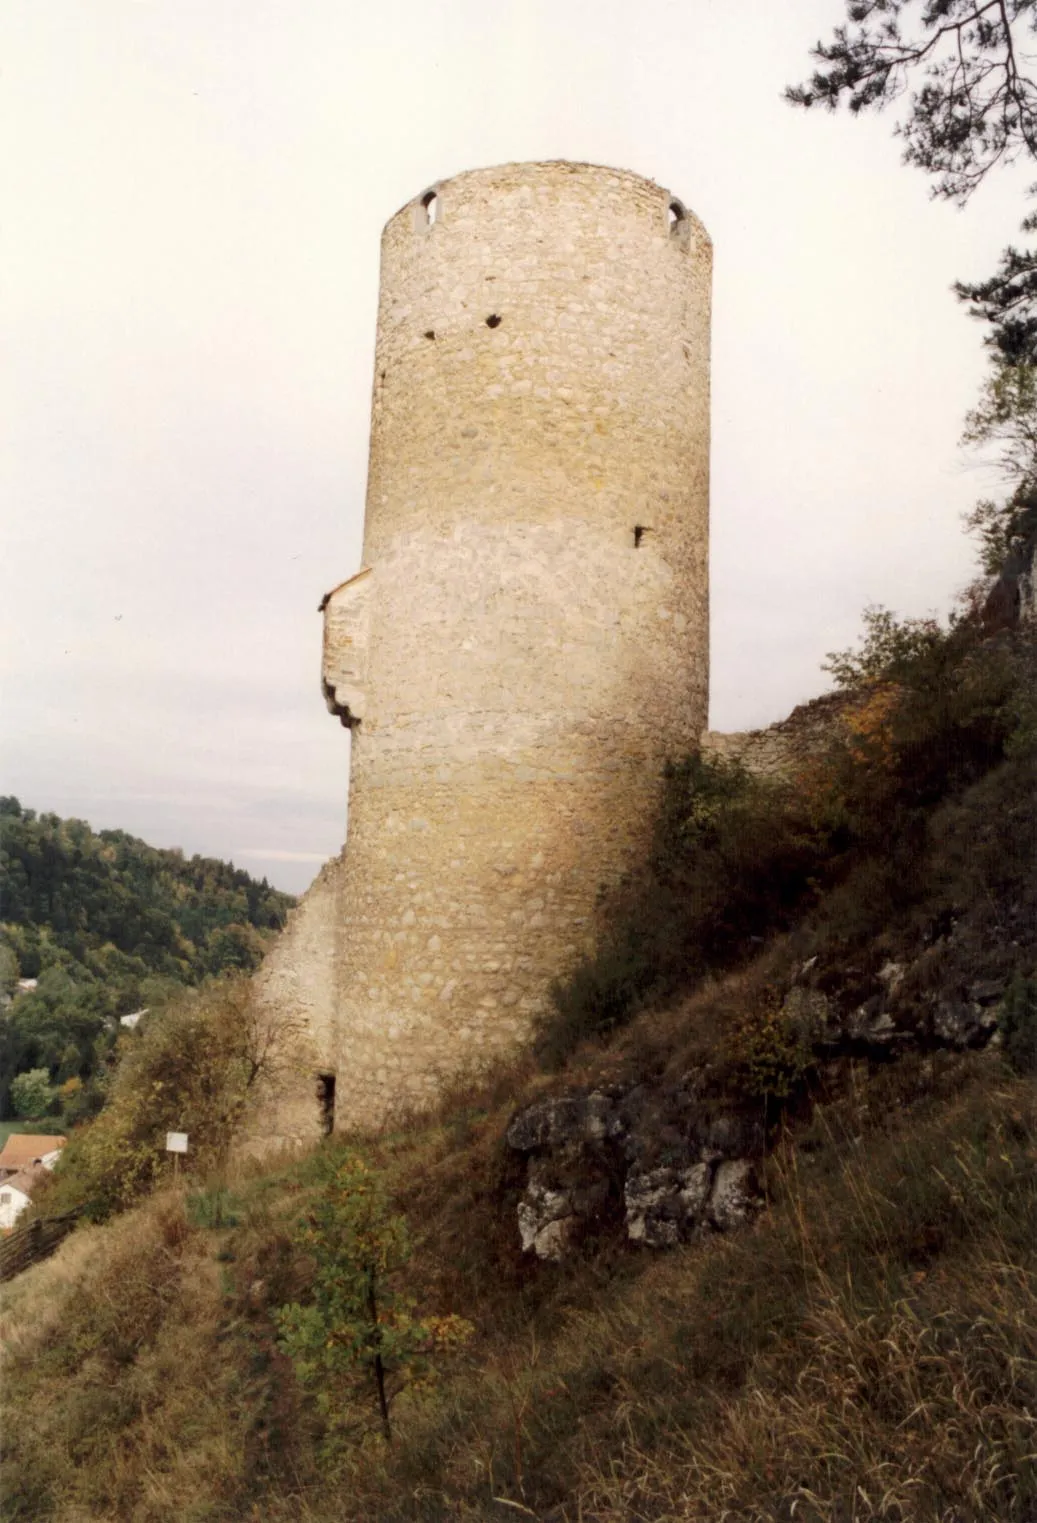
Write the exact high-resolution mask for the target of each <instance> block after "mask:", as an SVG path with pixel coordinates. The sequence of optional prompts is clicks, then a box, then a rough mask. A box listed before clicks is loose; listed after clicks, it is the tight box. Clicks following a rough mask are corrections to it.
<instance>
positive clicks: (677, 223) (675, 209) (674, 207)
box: [666, 201, 688, 238]
mask: <svg viewBox="0 0 1037 1523" xmlns="http://www.w3.org/2000/svg"><path fill="white" fill-rule="evenodd" d="M687 216H688V214H687V212H686V211H685V210H684V207H683V206H682V205H681V204H680V202H679V201H671V202H670V205H669V208H668V210H667V212H666V217H667V221H668V222H669V224H670V237H671V238H673V237H675V236H676V235H677V233H679V232H680V230H681V223H682V222H684V221H686V220H687Z"/></svg>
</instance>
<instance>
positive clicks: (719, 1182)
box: [709, 1158, 763, 1232]
mask: <svg viewBox="0 0 1037 1523" xmlns="http://www.w3.org/2000/svg"><path fill="white" fill-rule="evenodd" d="M754 1185H755V1180H754V1178H753V1166H752V1164H751V1163H750V1161H749V1160H748V1158H732V1159H728V1160H727V1161H726V1162H725V1163H721V1164H718V1165H717V1172H716V1176H715V1178H714V1180H713V1191H712V1194H711V1195H710V1197H709V1216H710V1220H711V1221H712V1223H713V1225H714V1227H718V1228H719V1229H720V1231H721V1232H730V1231H731V1229H732V1228H734V1227H741V1226H743V1225H744V1223H745V1222H747V1221H748V1220H749V1218H750V1216H752V1214H753V1212H754V1211H757V1210H758V1209H759V1208H760V1206H761V1205H762V1204H763V1202H762V1201H761V1200H760V1198H759V1197H758V1195H757V1193H756V1190H755V1188H754Z"/></svg>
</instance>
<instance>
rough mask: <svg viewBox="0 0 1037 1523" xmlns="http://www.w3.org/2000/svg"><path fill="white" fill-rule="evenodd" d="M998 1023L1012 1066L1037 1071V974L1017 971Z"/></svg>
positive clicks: (1024, 1072)
mask: <svg viewBox="0 0 1037 1523" xmlns="http://www.w3.org/2000/svg"><path fill="white" fill-rule="evenodd" d="M998 1026H999V1029H1000V1032H1001V1044H1002V1046H1001V1050H1002V1052H1003V1053H1004V1055H1005V1061H1006V1062H1007V1063H1008V1064H1009V1066H1010V1067H1011V1068H1013V1069H1014V1070H1015V1072H1016V1073H1020V1074H1027V1073H1037V978H1024V977H1023V976H1022V974H1017V975H1016V977H1015V978H1014V979H1013V980H1012V982H1011V983H1010V984H1009V986H1008V988H1007V990H1006V991H1005V997H1004V1000H1003V1001H1002V1003H1001V1010H1000V1014H999V1018H998Z"/></svg>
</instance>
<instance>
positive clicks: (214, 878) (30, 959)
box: [0, 798, 294, 1121]
mask: <svg viewBox="0 0 1037 1523" xmlns="http://www.w3.org/2000/svg"><path fill="white" fill-rule="evenodd" d="M293 903H294V900H293V899H292V897H291V895H289V894H282V893H280V892H279V891H278V890H277V889H273V888H271V887H270V885H269V884H268V883H267V882H266V880H265V879H263V880H262V881H257V880H256V879H254V878H251V877H250V876H249V874H248V873H246V872H242V871H240V870H239V869H237V868H235V867H232V866H230V865H229V864H228V863H226V862H219V861H216V860H214V859H213V858H211V857H199V856H194V857H190V858H186V857H185V856H184V854H183V853H182V852H181V851H178V850H172V851H170V850H162V849H159V848H157V847H154V846H148V845H147V844H146V842H144V841H140V840H137V839H136V838H135V837H134V836H131V835H127V833H126V832H125V831H122V830H102V831H100V832H97V831H94V830H92V829H91V828H90V826H89V825H88V824H87V823H86V822H85V821H84V820H63V819H60V818H59V817H58V816H57V815H56V814H37V813H36V812H35V811H34V810H32V809H25V808H23V807H22V805H21V804H20V803H19V801H18V800H17V799H15V798H3V799H0V914H2V917H3V923H2V928H0V933H2V946H0V982H2V988H0V997H2V998H3V999H4V1000H5V1001H9V1003H8V1004H7V1008H6V1011H5V1014H4V1019H3V1022H2V1025H0V1113H2V1114H4V1115H7V1114H10V1111H11V1105H10V1088H11V1084H12V1082H13V1081H14V1080H15V1078H16V1077H17V1076H18V1075H19V1074H24V1073H27V1072H30V1071H34V1070H35V1071H39V1070H46V1073H47V1084H49V1086H51V1089H52V1091H53V1093H52V1094H51V1096H50V1098H49V1100H48V1107H49V1109H50V1111H51V1112H52V1113H53V1112H55V1111H56V1110H59V1109H60V1110H62V1111H63V1112H64V1114H65V1117H66V1119H67V1120H69V1121H75V1120H76V1119H77V1118H78V1117H79V1116H81V1115H83V1114H89V1113H90V1111H91V1110H92V1109H93V1108H95V1106H96V1104H98V1103H99V1101H100V1099H101V1093H102V1088H103V1086H102V1084H101V1083H100V1082H99V1081H100V1080H101V1079H102V1077H103V1073H104V1069H105V1066H106V1062H107V1058H108V1056H109V1054H110V1052H111V1049H112V1047H113V1044H114V1040H115V1032H116V1031H117V1030H118V1029H119V1028H118V1019H117V1018H118V1017H119V1016H121V1015H125V1014H128V1013H130V1012H132V1011H135V1010H139V1009H141V1008H142V1007H148V1008H149V1009H154V1008H155V1007H157V1006H159V1005H161V1004H162V1003H163V1002H164V1001H165V1000H167V999H168V998H169V997H170V995H171V994H174V993H176V992H177V991H179V990H180V989H181V988H183V987H184V986H185V985H194V984H198V983H200V982H201V981H202V980H203V979H205V978H206V977H209V976H212V975H215V974H219V973H222V972H224V971H226V970H228V969H240V970H245V971H248V970H250V969H252V968H254V967H255V966H256V965H257V963H258V962H259V960H260V958H261V957H262V955H263V952H264V950H265V948H266V946H267V943H268V942H269V939H270V938H271V936H272V935H274V934H275V933H276V931H277V930H278V929H279V928H280V927H281V926H282V925H283V923H284V919H285V916H286V914H287V912H288V909H289V908H290V906H291V905H292V904H293ZM25 979H35V980H37V984H36V988H35V989H31V990H24V989H19V987H18V982H19V980H25ZM41 1083H42V1081H41ZM36 1109H38V1106H37V1107H36ZM22 1113H23V1114H28V1112H26V1111H25V1109H24V1106H23V1107H22Z"/></svg>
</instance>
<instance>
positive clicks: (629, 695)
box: [284, 162, 711, 1127]
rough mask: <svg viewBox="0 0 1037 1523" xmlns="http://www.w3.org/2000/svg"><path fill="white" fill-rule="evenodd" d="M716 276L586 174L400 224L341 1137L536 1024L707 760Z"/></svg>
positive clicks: (347, 692) (494, 179) (475, 199)
mask: <svg viewBox="0 0 1037 1523" xmlns="http://www.w3.org/2000/svg"><path fill="white" fill-rule="evenodd" d="M710 269H711V248H710V243H709V239H708V237H707V235H706V233H705V230H704V229H703V228H702V226H701V224H700V223H699V222H698V221H697V220H696V219H695V218H694V217H693V216H692V215H691V214H690V213H689V212H687V211H686V210H685V209H684V208H683V207H682V206H681V205H680V203H678V202H676V201H675V200H674V199H673V197H672V196H671V195H670V194H669V192H667V191H666V190H663V189H662V188H660V187H659V186H657V185H655V184H654V183H652V182H650V181H647V180H643V179H641V178H639V177H638V176H637V175H633V174H628V173H625V172H622V171H618V170H612V169H603V168H599V167H596V166H593V165H586V164H569V163H561V162H559V163H544V164H511V165H505V166H504V167H502V168H496V169H487V170H476V171H472V172H470V173H466V174H461V175H458V176H456V177H455V178H454V179H451V180H447V181H444V182H442V183H440V184H438V185H436V186H435V187H433V188H432V189H430V190H428V191H426V192H425V193H423V194H422V195H421V196H418V197H417V198H416V199H415V200H414V201H412V202H411V203H410V204H409V205H407V206H405V207H404V208H403V209H402V210H401V211H400V212H398V213H397V214H396V216H395V217H393V218H392V219H391V220H390V222H389V223H388V225H387V226H386V228H385V231H384V234H383V238H382V276H381V299H380V308H379V316H378V336H377V345H376V356H375V384H374V398H373V420H372V437H371V458H370V473H369V482H368V495H367V516H366V523H365V538H364V553H363V568H362V570H361V572H360V573H359V574H358V575H357V576H356V577H353V578H351V579H350V580H349V581H348V582H345V583H343V584H342V585H341V586H339V587H337V588H336V589H335V590H334V591H333V592H331V593H330V594H329V595H328V597H327V598H326V599H325V606H324V614H325V621H326V623H325V647H324V671H323V686H324V693H325V697H326V699H327V703H328V706H329V708H330V709H331V711H332V712H333V713H335V714H337V715H338V716H339V717H340V718H341V719H342V721H343V723H344V724H346V725H347V726H348V727H349V728H350V729H351V731H352V763H351V777H350V799H349V838H348V844H347V848H346V851H345V855H344V858H343V860H342V862H341V863H340V864H338V866H337V868H336V872H337V873H338V875H339V876H338V878H337V879H336V885H337V886H336V889H335V892H334V894H331V893H329V891H328V887H327V885H324V887H323V888H322V889H321V888H319V887H318V890H317V893H316V897H318V898H320V899H321V901H322V903H325V904H326V905H327V906H328V913H329V914H330V915H331V917H332V918H333V919H334V921H335V942H334V947H333V959H334V967H333V971H332V978H333V985H334V993H333V999H332V1003H333V1013H332V1014H331V1015H330V1017H329V1018H328V1020H327V1021H325V1018H324V1016H323V1015H322V1016H321V1024H322V1028H323V1029H325V1030H329V1029H330V1031H331V1032H332V1036H331V1041H332V1042H333V1045H334V1064H333V1066H334V1069H335V1071H336V1074H337V1090H336V1125H338V1126H342V1127H351V1126H355V1125H378V1124H380V1123H382V1122H384V1121H385V1120H386V1119H388V1118H389V1117H391V1116H393V1115H394V1114H400V1113H402V1112H405V1111H406V1110H407V1109H408V1108H412V1107H418V1106H421V1105H423V1104H426V1103H428V1102H429V1101H430V1100H432V1099H433V1098H434V1096H435V1095H436V1093H437V1091H438V1090H439V1089H440V1088H441V1087H442V1085H443V1084H444V1082H445V1081H447V1080H448V1079H449V1078H450V1077H451V1076H452V1075H454V1074H456V1073H457V1072H458V1070H459V1069H463V1068H465V1067H466V1066H473V1065H475V1066H477V1065H479V1064H481V1063H485V1062H486V1061H487V1060H488V1059H489V1058H490V1057H491V1056H492V1055H494V1054H496V1053H500V1052H502V1051H506V1050H508V1049H510V1048H513V1047H514V1046H515V1045H516V1044H518V1043H520V1042H521V1041H522V1040H523V1038H524V1037H526V1036H527V1035H528V1033H529V1030H530V1025H531V1022H532V1021H533V1019H534V1018H535V1016H536V1015H537V1013H538V1012H539V1011H540V1010H542V1009H543V1008H544V1005H545V1001H546V999H547V997H548V990H549V987H550V984H551V982H552V980H554V979H555V978H557V977H558V976H559V975H560V974H561V973H563V972H564V971H565V970H566V968H567V967H568V966H569V965H570V964H571V963H572V961H573V959H574V958H575V957H576V956H577V955H578V954H579V953H580V952H581V951H583V950H584V949H585V948H586V947H587V946H588V945H589V944H591V943H592V941H593V938H594V935H595V914H596V903H597V899H598V894H599V888H600V886H601V885H602V884H603V883H610V882H612V881H614V880H615V879H616V877H617V876H618V875H620V874H621V873H622V872H623V870H624V868H625V867H626V866H627V865H628V863H629V862H630V861H631V859H632V856H633V854H634V852H635V851H636V850H637V847H638V843H639V842H640V841H641V840H642V839H643V836H644V833H645V831H646V830H647V828H648V825H649V821H650V818H651V814H652V809H653V805H654V803H655V798H656V790H657V780H658V778H659V775H660V771H661V768H662V764H663V762H664V760H665V759H666V758H667V757H668V756H672V755H676V754H680V753H682V752H686V751H687V750H688V749H689V747H691V746H693V745H694V744H695V743H696V742H697V739H698V736H699V734H700V732H701V730H702V728H703V725H704V722H705V718H706V701H707V676H708V672H707V666H708V644H707V642H708V624H707V613H708V610H707V511H708V466H709V299H710ZM322 913H323V912H322ZM328 930H329V934H330V928H328ZM291 937H292V933H291V932H289V939H291ZM284 955H285V957H286V958H287V959H288V960H289V961H292V960H294V958H295V954H294V953H292V952H291V951H290V950H288V951H286V953H285V954H284ZM321 956H322V958H325V959H326V958H327V956H328V950H327V947H326V946H325V947H324V948H323V950H322V952H321ZM322 998H323V996H322Z"/></svg>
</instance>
